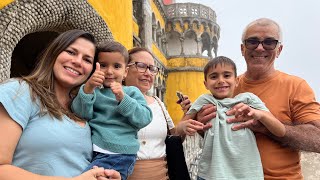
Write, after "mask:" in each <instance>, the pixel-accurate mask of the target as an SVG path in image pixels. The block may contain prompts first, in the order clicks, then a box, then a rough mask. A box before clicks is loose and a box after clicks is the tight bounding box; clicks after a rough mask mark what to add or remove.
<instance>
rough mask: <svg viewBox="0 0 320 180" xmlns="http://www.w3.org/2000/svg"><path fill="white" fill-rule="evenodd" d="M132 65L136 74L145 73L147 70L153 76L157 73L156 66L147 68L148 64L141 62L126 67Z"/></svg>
mask: <svg viewBox="0 0 320 180" xmlns="http://www.w3.org/2000/svg"><path fill="white" fill-rule="evenodd" d="M132 65H135V66H136V68H137V70H138V72H141V73H145V72H147V69H149V71H150V73H151V74H153V75H156V74H157V73H158V72H159V68H158V67H157V66H153V65H149V66H148V64H145V63H143V62H132V63H129V64H128V66H132Z"/></svg>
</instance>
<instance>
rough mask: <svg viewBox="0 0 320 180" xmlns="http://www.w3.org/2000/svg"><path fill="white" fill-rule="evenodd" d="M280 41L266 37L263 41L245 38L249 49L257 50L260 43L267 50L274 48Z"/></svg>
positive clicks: (245, 43)
mask: <svg viewBox="0 0 320 180" xmlns="http://www.w3.org/2000/svg"><path fill="white" fill-rule="evenodd" d="M278 43H281V42H280V41H279V40H276V39H265V40H263V41H259V40H258V39H246V40H244V45H245V47H246V48H247V49H250V50H255V49H256V48H257V47H258V46H259V44H262V46H263V48H264V49H265V50H274V49H275V48H276V46H277V44H278Z"/></svg>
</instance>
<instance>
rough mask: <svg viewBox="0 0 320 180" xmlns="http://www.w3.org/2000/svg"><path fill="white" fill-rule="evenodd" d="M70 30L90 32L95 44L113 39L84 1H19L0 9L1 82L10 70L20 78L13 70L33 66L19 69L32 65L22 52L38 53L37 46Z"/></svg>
mask: <svg viewBox="0 0 320 180" xmlns="http://www.w3.org/2000/svg"><path fill="white" fill-rule="evenodd" d="M70 29H83V30H85V31H88V32H91V33H92V34H93V35H94V36H95V37H96V39H97V41H98V42H102V41H109V40H112V39H113V37H112V34H111V32H110V30H109V28H108V26H107V24H106V23H105V21H104V20H103V19H102V18H101V17H100V16H99V15H98V13H97V12H96V11H95V10H94V9H93V8H92V6H91V5H90V4H89V3H88V2H87V1H86V0H68V1H65V0H32V1H30V0H19V1H13V2H12V3H10V4H8V5H7V6H5V7H4V8H2V9H0V82H1V81H3V80H5V79H7V78H9V77H10V74H11V72H10V69H12V70H13V73H12V74H15V75H19V72H18V74H17V72H16V71H15V69H16V67H18V66H20V65H21V68H27V70H30V68H32V67H31V66H33V64H32V65H28V66H26V67H22V66H23V64H28V63H29V62H33V63H34V62H35V60H33V61H30V59H29V60H27V59H25V58H22V57H20V56H19V55H18V53H22V52H23V49H28V48H32V47H35V50H38V51H39V52H41V51H42V50H40V49H39V48H37V47H39V44H40V45H41V44H43V46H45V44H46V43H48V41H50V40H51V39H52V38H53V37H55V36H56V35H57V34H58V33H61V32H64V31H67V30H70ZM30 39H31V40H30ZM43 46H42V47H43ZM15 48H16V49H15ZM39 52H38V53H39ZM36 56H37V55H34V56H30V57H36ZM11 58H13V59H11ZM11 65H13V66H12V68H11ZM17 71H18V70H17Z"/></svg>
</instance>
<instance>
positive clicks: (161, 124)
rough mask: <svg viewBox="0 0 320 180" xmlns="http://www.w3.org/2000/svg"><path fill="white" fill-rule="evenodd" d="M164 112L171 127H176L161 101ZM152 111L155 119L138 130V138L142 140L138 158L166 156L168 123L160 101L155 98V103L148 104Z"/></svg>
mask: <svg viewBox="0 0 320 180" xmlns="http://www.w3.org/2000/svg"><path fill="white" fill-rule="evenodd" d="M161 105H162V107H163V108H164V112H165V113H166V117H167V121H168V125H169V129H172V128H174V123H173V121H172V119H171V117H170V115H169V113H168V111H167V109H166V108H165V106H164V104H163V103H162V102H161ZM148 106H149V108H150V109H151V111H152V114H153V119H152V121H151V123H150V124H149V125H147V126H146V127H144V128H142V129H140V131H139V132H138V139H139V142H140V149H139V151H138V154H137V159H138V160H142V159H156V158H162V157H165V156H166V145H165V143H164V140H165V139H166V136H167V124H166V119H165V117H164V115H163V112H162V110H161V107H160V105H159V103H158V102H157V101H156V100H154V102H153V103H151V104H148Z"/></svg>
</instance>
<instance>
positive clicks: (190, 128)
mask: <svg viewBox="0 0 320 180" xmlns="http://www.w3.org/2000/svg"><path fill="white" fill-rule="evenodd" d="M203 127H204V125H203V124H202V123H201V122H198V121H195V120H193V119H188V120H185V121H180V122H179V124H178V125H177V127H176V128H177V132H178V134H179V135H184V134H186V135H189V136H193V135H194V134H195V133H196V132H197V131H202V130H203Z"/></svg>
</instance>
